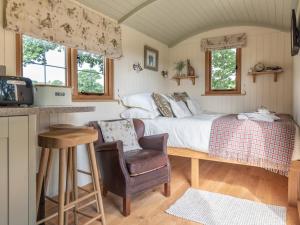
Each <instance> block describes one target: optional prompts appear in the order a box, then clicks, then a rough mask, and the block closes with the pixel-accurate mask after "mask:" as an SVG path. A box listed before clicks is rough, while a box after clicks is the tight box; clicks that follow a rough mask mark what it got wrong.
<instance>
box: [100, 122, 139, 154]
mask: <svg viewBox="0 0 300 225" xmlns="http://www.w3.org/2000/svg"><path fill="white" fill-rule="evenodd" d="M99 124H100V128H101V132H102V135H103V139H104V141H105V142H115V141H118V140H121V141H122V142H123V150H124V152H126V151H131V150H135V149H141V146H140V145H139V143H138V139H137V134H136V132H135V129H134V124H133V120H132V119H128V120H116V121H100V122H99Z"/></svg>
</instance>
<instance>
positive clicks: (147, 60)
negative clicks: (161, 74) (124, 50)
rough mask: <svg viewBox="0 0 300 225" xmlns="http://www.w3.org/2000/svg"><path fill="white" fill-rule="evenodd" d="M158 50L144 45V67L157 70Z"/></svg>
mask: <svg viewBox="0 0 300 225" xmlns="http://www.w3.org/2000/svg"><path fill="white" fill-rule="evenodd" d="M158 62H159V61H158V50H156V49H154V48H151V47H149V46H147V45H145V47H144V68H145V69H148V70H154V71H158Z"/></svg>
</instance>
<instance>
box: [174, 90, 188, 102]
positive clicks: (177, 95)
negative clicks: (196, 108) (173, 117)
mask: <svg viewBox="0 0 300 225" xmlns="http://www.w3.org/2000/svg"><path fill="white" fill-rule="evenodd" d="M172 97H173V98H174V99H175V101H176V102H179V101H184V102H185V103H186V102H187V100H188V99H190V97H189V95H188V93H186V92H174V94H173V95H172Z"/></svg>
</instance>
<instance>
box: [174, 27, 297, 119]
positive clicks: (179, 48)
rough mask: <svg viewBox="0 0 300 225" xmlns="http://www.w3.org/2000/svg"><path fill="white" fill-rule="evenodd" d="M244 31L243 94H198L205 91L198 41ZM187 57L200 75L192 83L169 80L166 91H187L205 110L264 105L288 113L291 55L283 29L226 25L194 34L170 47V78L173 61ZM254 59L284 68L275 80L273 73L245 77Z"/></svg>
mask: <svg viewBox="0 0 300 225" xmlns="http://www.w3.org/2000/svg"><path fill="white" fill-rule="evenodd" d="M242 32H245V33H247V37H248V44H247V47H245V48H243V49H242V92H244V91H245V92H246V95H245V96H202V95H203V94H204V92H205V78H204V77H205V54H204V53H203V52H201V49H200V41H201V39H202V38H205V37H214V36H220V35H225V34H235V33H242ZM188 58H189V59H190V60H191V65H192V66H194V68H195V70H196V74H197V75H198V76H199V77H200V78H199V79H197V81H196V85H195V86H193V85H192V83H191V81H189V80H184V81H182V84H181V86H177V84H176V82H175V81H174V80H171V79H170V80H169V82H168V87H169V88H168V89H169V92H173V91H187V92H188V93H189V94H190V95H191V96H192V97H194V98H197V99H199V100H200V101H201V104H202V107H203V108H204V109H205V110H209V111H215V112H226V113H233V112H242V111H253V110H255V109H256V108H257V107H258V106H261V105H263V106H266V107H268V108H269V109H271V110H274V111H276V112H280V113H292V57H291V56H290V36H289V33H287V32H280V31H277V30H273V29H268V28H261V27H229V28H221V29H216V30H211V31H209V32H205V33H201V34H198V35H195V36H193V37H191V38H188V39H187V40H185V41H183V42H181V43H180V44H178V45H176V46H175V47H173V48H171V49H170V59H169V61H170V78H171V77H172V75H173V74H175V71H174V63H175V62H176V61H178V60H185V59H188ZM257 62H263V63H265V64H276V65H279V66H282V67H283V68H284V71H285V72H284V73H283V74H280V75H279V79H278V82H276V83H275V82H273V76H271V75H266V76H262V77H257V79H256V83H253V82H252V77H250V76H248V75H247V73H248V70H249V68H250V67H252V66H254V65H255V64H256V63H257Z"/></svg>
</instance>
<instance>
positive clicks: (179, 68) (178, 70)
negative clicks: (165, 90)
mask: <svg viewBox="0 0 300 225" xmlns="http://www.w3.org/2000/svg"><path fill="white" fill-rule="evenodd" d="M185 66H186V62H185V61H183V60H180V61H178V62H176V63H175V70H176V76H179V77H181V76H186V75H185V74H184V73H183V69H184V68H185Z"/></svg>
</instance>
